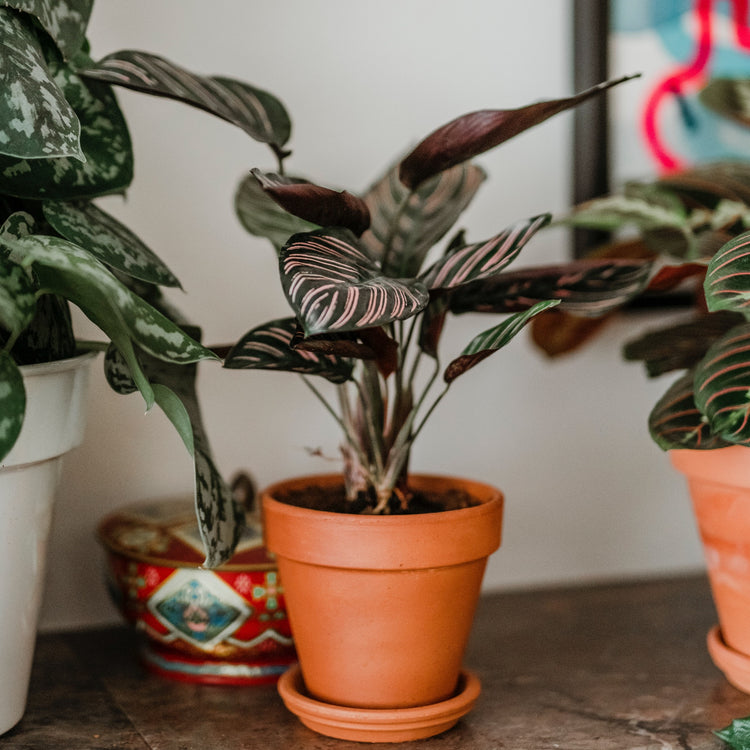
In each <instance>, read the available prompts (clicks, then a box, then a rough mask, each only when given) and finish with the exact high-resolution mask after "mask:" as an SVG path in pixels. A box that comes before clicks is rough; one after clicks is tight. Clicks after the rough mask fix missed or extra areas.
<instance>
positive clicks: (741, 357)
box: [693, 323, 750, 445]
mask: <svg viewBox="0 0 750 750" xmlns="http://www.w3.org/2000/svg"><path fill="white" fill-rule="evenodd" d="M748 352H750V323H743V324H741V325H739V326H735V327H734V328H732V329H731V330H730V331H729V332H727V333H726V334H724V336H722V337H721V338H720V339H718V340H717V341H716V342H714V344H713V345H712V346H711V348H710V349H709V350H708V352H706V356H705V357H704V358H703V359H702V360H701V361H700V363H699V364H698V366H697V367H696V369H695V377H694V380H693V388H694V391H695V403H696V405H697V407H698V409H700V411H701V413H702V414H704V415H705V416H706V418H707V419H708V421H709V423H710V425H711V429H712V430H713V432H715V433H717V434H718V435H720V436H721V437H722V438H723V439H724V440H726V441H727V442H730V443H739V444H741V445H750V357H748Z"/></svg>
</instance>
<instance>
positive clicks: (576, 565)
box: [42, 0, 702, 628]
mask: <svg viewBox="0 0 750 750" xmlns="http://www.w3.org/2000/svg"><path fill="white" fill-rule="evenodd" d="M209 7H210V13H209V10H208V8H209ZM570 18H571V10H570V3H569V2H563V1H562V0H558V2H549V0H526V1H525V2H524V3H517V2H515V1H514V0H463V2H461V3H456V2H451V1H449V0H400V1H399V2H394V1H393V0H392V1H391V2H383V0H379V1H376V0H359V2H348V1H347V0H285V1H283V2H282V1H278V0H276V1H273V0H263V1H258V0H254V1H253V2H248V1H247V0H245V1H244V2H243V1H241V0H234V2H232V1H231V0H212V2H211V3H210V4H209V3H205V2H201V3H199V2H195V0H160V1H159V2H158V3H154V2H150V1H148V0H129V1H128V2H122V1H120V2H117V1H116V0H99V2H98V4H97V6H96V8H95V11H94V15H93V18H92V22H91V27H90V40H91V43H92V48H93V49H92V51H93V55H94V57H101V56H104V55H105V54H107V53H108V52H111V51H114V50H117V49H122V48H128V47H130V48H136V49H144V50H148V51H151V52H155V53H158V54H161V55H163V56H165V57H168V58H170V59H172V60H174V61H175V62H179V63H181V64H183V65H185V66H187V67H190V68H191V69H193V70H195V71H196V72H202V73H208V74H212V73H221V74H225V75H231V76H235V77H239V78H244V79H246V80H247V81H249V82H251V83H254V84H256V85H259V86H262V87H265V88H267V89H269V90H271V91H273V92H274V93H276V94H277V95H278V96H280V97H281V98H282V100H283V101H284V102H285V103H286V105H287V107H288V108H289V110H290V112H291V113H292V116H293V119H294V123H295V126H294V134H293V138H292V141H291V146H292V147H293V148H294V151H295V155H294V156H293V157H292V160H291V163H290V169H293V170H294V171H296V172H298V173H302V174H305V175H307V176H308V177H310V178H312V179H314V180H316V181H318V182H320V183H322V184H326V185H330V186H339V187H342V188H343V187H345V188H347V189H350V190H353V191H358V190H362V189H364V188H366V187H367V185H368V184H369V183H370V181H371V180H373V179H374V178H375V177H377V176H378V175H379V173H380V171H381V170H382V169H383V168H384V167H385V166H386V165H387V164H388V163H390V162H391V161H392V160H393V159H395V157H396V156H397V155H399V154H400V153H402V152H403V150H404V149H406V148H407V147H408V146H410V145H413V144H414V143H415V142H416V140H418V139H419V138H420V137H422V136H424V135H426V134H427V133H428V132H429V131H430V130H432V129H433V128H434V127H436V126H438V125H440V124H442V123H443V122H445V121H446V120H448V119H450V118H452V117H453V116H456V115H458V114H461V113H463V112H466V111H470V110H473V109H479V108H485V107H513V106H520V105H523V104H527V103H529V102H531V101H534V100H537V99H541V98H554V97H558V96H564V95H567V94H569V93H572V89H571V85H572V84H571V77H570V65H571V63H570V49H569V45H568V37H569V30H570V23H571V21H570ZM119 98H120V102H121V104H122V106H123V108H124V109H125V111H126V114H127V116H128V118H129V122H130V125H131V131H132V137H133V141H134V145H135V154H136V178H135V181H134V183H133V185H132V188H131V190H130V192H129V195H128V197H127V200H126V201H122V200H121V199H119V198H112V199H108V200H107V201H106V202H104V203H103V204H102V205H103V206H104V207H106V208H107V209H108V210H110V211H111V212H112V213H114V214H116V215H117V216H119V217H120V218H122V219H123V220H125V221H126V223H127V224H128V225H129V226H131V227H132V228H134V229H135V230H136V231H137V232H138V233H139V234H140V235H141V237H142V238H143V239H144V240H145V241H146V242H148V243H149V244H150V245H151V246H152V248H153V249H154V250H155V251H156V252H157V253H158V254H159V255H160V256H161V257H162V258H163V259H164V260H165V261H166V262H167V264H168V265H169V266H170V267H171V268H172V269H173V271H174V272H175V273H176V274H177V275H178V277H179V278H180V279H181V281H182V284H183V286H184V288H185V290H186V292H187V294H186V295H180V294H176V295H174V300H175V301H176V302H177V303H178V304H179V305H180V306H181V308H182V309H183V310H184V311H185V312H187V313H188V314H189V315H190V317H191V318H193V319H194V320H196V321H198V322H200V323H201V324H202V325H203V327H204V331H205V340H206V341H207V342H209V343H218V342H231V341H234V340H236V339H237V338H238V337H239V336H240V335H241V334H242V333H244V332H245V331H246V330H248V329H249V328H250V327H252V326H253V325H256V324H258V323H260V322H263V321H264V320H267V319H270V318H272V317H274V316H277V315H285V314H287V307H286V303H285V302H284V301H283V298H282V296H281V293H280V289H279V284H278V281H277V277H276V271H275V259H274V256H273V252H272V251H271V250H270V249H269V248H268V247H266V245H265V244H264V243H262V242H259V241H255V240H253V239H252V238H250V237H248V236H247V235H246V234H245V233H244V232H243V230H242V229H241V228H240V226H239V223H238V222H237V220H236V219H235V218H234V215H233V211H232V194H233V190H234V187H235V185H236V184H237V182H238V181H239V179H240V178H241V177H242V176H243V175H244V174H245V173H246V172H247V170H249V169H250V168H252V167H254V166H259V167H261V168H272V167H273V166H274V164H273V161H272V160H271V158H270V155H269V154H268V153H267V151H266V149H265V148H264V147H262V146H260V145H259V144H256V143H255V142H253V141H251V140H250V139H249V138H248V137H247V136H245V135H244V134H243V133H242V132H240V131H239V130H238V129H235V128H233V127H232V126H230V125H227V124H225V123H223V122H221V121H219V120H216V119H214V118H212V117H210V116H209V115H207V114H205V113H202V112H199V111H197V110H192V109H189V108H187V107H185V106H183V105H180V104H177V103H173V102H168V101H164V100H159V99H154V98H151V97H146V96H144V95H141V94H136V93H133V92H127V91H122V93H120V95H119ZM570 127H571V118H570V116H569V115H567V114H566V115H563V116H561V117H558V118H557V119H556V120H553V121H550V122H548V123H546V124H544V125H542V126H541V127H539V128H538V129H536V130H534V131H531V132H529V133H527V134H524V135H523V136H521V137H519V138H518V139H517V140H515V141H514V142H512V143H509V144H507V145H506V146H504V147H501V148H500V149H498V150H497V151H495V152H493V153H491V154H489V155H486V156H484V157H482V158H481V160H480V161H481V163H482V164H483V165H484V166H485V168H486V169H487V170H488V171H489V172H490V175H491V179H490V181H489V182H488V183H486V184H485V186H484V187H483V189H482V191H481V193H480V195H479V197H478V198H477V199H476V201H475V205H474V206H472V208H471V209H470V210H469V211H467V213H466V214H465V217H464V221H463V222H462V225H465V226H467V227H470V230H471V236H472V237H474V238H476V239H481V238H482V237H483V236H489V235H490V234H491V233H494V232H495V231H496V230H498V229H499V228H501V227H503V226H505V224H507V223H509V222H511V221H513V220H515V219H517V218H520V217H525V216H531V215H533V214H535V213H538V212H540V211H545V210H553V211H562V210H563V209H564V208H565V207H566V206H567V205H568V204H569V198H568V184H569V174H570V169H571V163H570V159H569V156H568V151H569V143H570ZM532 245H533V246H530V247H529V248H528V250H527V251H525V252H526V258H527V261H529V262H540V261H542V260H548V259H552V260H555V259H564V258H565V257H566V253H567V244H566V236H565V235H564V234H561V233H558V232H552V231H550V232H548V233H547V234H544V235H542V236H539V237H537V238H535V240H534V242H533V243H532ZM643 322H644V321H643V320H641V319H639V320H638V321H637V323H638V325H639V326H640V325H641V324H642V323H643ZM489 324H490V323H489V322H488V321H486V320H477V319H476V318H465V319H458V320H457V321H455V322H454V323H453V324H452V325H451V327H450V329H449V331H448V341H447V344H448V347H447V348H448V349H449V350H450V351H451V352H456V351H457V350H458V349H460V348H461V347H462V346H463V345H464V344H465V343H466V342H467V341H468V339H469V338H470V337H471V336H473V335H474V333H476V332H478V331H479V330H481V329H482V328H483V327H487V326H488V325H489ZM634 324H635V322H634V321H632V320H630V321H625V322H621V323H618V324H616V325H614V326H612V327H611V328H610V335H609V336H608V337H605V338H604V339H603V340H601V341H599V342H598V343H597V344H596V345H595V346H593V347H590V348H589V349H588V350H587V351H585V352H584V353H582V354H579V355H577V356H575V357H572V358H569V359H566V360H563V361H559V362H555V363H553V364H550V363H548V362H546V361H545V360H544V359H543V357H542V356H541V355H540V354H539V353H537V352H535V351H533V350H532V349H531V347H530V345H529V344H528V341H527V340H520V339H519V340H518V341H516V342H514V344H513V345H512V346H511V347H510V348H509V349H508V350H506V351H505V352H502V353H500V354H498V355H496V357H495V358H493V359H492V360H490V361H489V362H487V363H485V364H483V365H482V366H481V367H478V368H477V369H476V370H475V371H473V372H472V373H470V374H468V375H466V376H465V378H462V380H459V381H458V382H457V383H456V385H455V386H454V392H452V393H451V394H450V395H449V397H448V398H447V399H446V400H445V401H444V402H443V404H442V405H441V407H440V408H439V410H438V411H437V412H436V413H435V415H434V417H433V419H432V425H431V431H429V432H428V433H426V434H424V436H423V437H422V439H421V443H420V444H419V445H418V447H417V448H416V450H415V452H414V456H413V466H414V468H415V469H418V470H422V471H443V472H450V473H453V474H457V475H471V476H474V477H476V478H479V479H482V480H485V481H488V482H491V483H494V484H496V485H498V486H499V487H501V488H502V489H503V490H504V491H505V493H506V496H507V505H506V515H505V537H504V542H503V546H502V547H501V549H500V551H499V552H498V553H496V555H495V556H494V557H493V559H492V561H491V563H490V566H489V569H488V574H487V579H486V585H487V587H488V588H499V587H519V586H527V585H541V584H550V583H554V584H557V583H562V582H573V581H581V580H600V579H611V578H619V577H633V576H642V575H655V574H661V573H664V572H672V571H683V570H686V569H693V568H696V567H698V566H700V565H701V564H702V562H701V557H700V550H699V547H698V543H697V540H696V535H695V531H694V529H693V524H692V519H691V516H690V510H689V507H688V501H687V499H686V497H685V495H684V491H683V486H682V482H681V480H680V479H679V478H678V477H676V476H675V475H673V474H672V472H671V470H670V469H669V467H668V466H667V460H666V457H665V456H664V455H663V454H661V452H660V451H659V450H658V449H657V448H656V447H654V446H653V445H652V444H651V442H650V440H649V438H648V436H647V434H646V430H645V426H644V425H645V420H646V415H647V413H648V409H649V406H650V404H651V403H652V401H653V400H654V399H655V397H656V395H657V394H658V393H659V392H660V391H661V390H662V388H663V387H664V384H663V383H653V382H648V381H647V380H646V378H645V376H644V375H643V374H642V372H641V370H640V369H639V368H638V367H637V366H635V365H625V364H623V363H622V362H621V361H620V359H619V346H620V343H621V341H622V340H623V338H625V336H626V335H627V333H628V331H629V330H630V328H631V326H633V325H634ZM81 331H82V334H83V335H91V331H90V329H89V328H87V326H86V325H83V326H82V328H81ZM96 369H97V372H96V377H95V378H94V384H95V386H94V393H93V398H92V400H91V406H90V414H89V425H88V432H87V436H86V440H85V443H84V445H82V446H81V447H80V448H79V449H78V450H77V451H76V452H75V453H74V454H73V455H72V456H71V457H70V460H69V461H68V464H67V466H66V469H65V473H64V486H63V490H62V493H61V496H60V498H59V502H58V504H57V509H56V516H55V521H54V528H53V533H52V540H51V548H50V562H49V574H48V580H47V591H46V599H45V604H44V608H43V615H42V624H43V627H45V628H50V627H68V626H78V625H83V624H94V623H100V622H108V621H115V620H117V614H116V612H115V611H114V609H113V608H112V606H111V605H110V603H109V602H108V600H107V597H106V593H105V591H104V587H103V585H102V572H101V571H102V567H101V552H100V550H99V548H98V545H97V543H96V541H95V539H94V529H95V526H96V523H97V521H98V520H99V519H100V518H101V517H102V516H103V515H104V514H106V513H107V512H109V511H111V510H112V509H114V508H116V507H118V506H120V505H123V504H125V503H129V502H133V501H136V500H139V499H144V498H151V497H157V496H162V495H167V494H175V493H183V492H184V493H190V492H191V487H192V475H191V465H190V462H189V461H188V459H187V456H186V455H185V454H184V450H183V448H182V446H181V444H180V442H179V440H178V438H177V437H176V435H175V434H174V433H173V432H172V430H171V429H170V427H169V426H168V425H167V424H166V422H165V420H164V419H163V418H162V416H161V414H159V413H156V412H154V413H151V414H149V415H148V416H144V415H143V406H142V402H141V401H140V400H139V398H138V397H137V396H130V397H118V396H116V395H114V394H113V393H112V392H110V391H109V390H108V389H107V387H106V385H105V384H104V382H103V379H102V378H101V377H100V376H99V375H100V374H99V365H97V366H96ZM200 391H201V396H202V399H203V404H204V409H205V412H206V422H207V427H208V430H209V433H210V437H211V439H212V442H213V447H214V451H215V454H216V457H217V460H218V463H219V465H220V468H221V469H222V470H223V471H224V472H225V473H226V474H227V475H231V474H232V473H233V472H234V471H236V470H237V469H240V468H244V469H249V470H251V471H252V472H253V473H254V474H255V476H256V478H257V480H258V481H259V482H260V483H261V484H265V483H267V482H270V481H273V480H276V479H279V478H282V477H285V476H289V475H295V474H300V473H307V472H316V471H321V470H326V471H327V470H330V469H331V465H330V464H328V463H326V462H323V461H321V460H320V459H315V458H311V457H310V456H309V455H308V453H307V452H306V448H308V447H316V448H317V447H321V448H323V450H324V451H325V452H326V453H327V454H329V455H332V456H334V455H336V450H337V448H336V446H337V441H338V435H337V433H336V430H335V429H334V427H333V425H332V424H331V422H330V420H329V418H328V416H327V415H326V414H325V413H324V412H323V411H322V409H321V407H320V406H319V405H318V404H317V402H315V401H314V400H313V399H312V398H310V396H309V394H308V392H307V390H306V389H305V387H304V386H303V385H302V384H301V383H300V382H298V381H297V379H296V378H295V377H294V376H292V375H287V374H272V373H255V372H230V371H223V370H221V368H220V367H219V366H217V365H211V364H207V365H204V366H202V369H201V374H200Z"/></svg>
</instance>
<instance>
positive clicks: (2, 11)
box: [0, 8, 83, 169]
mask: <svg viewBox="0 0 750 750" xmlns="http://www.w3.org/2000/svg"><path fill="white" fill-rule="evenodd" d="M0 49H2V53H3V60H4V65H3V69H2V70H0V82H1V83H2V86H0V92H2V93H0V154H7V155H8V156H11V157H17V158H20V159H48V158H50V157H56V156H66V157H72V158H74V159H82V158H83V153H82V151H81V146H80V143H79V140H80V132H81V128H80V124H79V122H78V118H77V117H76V113H75V112H74V111H73V108H72V107H71V106H70V104H69V103H68V102H67V101H66V98H65V96H64V94H63V92H62V91H61V89H60V84H59V81H56V80H54V77H53V75H52V74H51V73H50V70H49V69H48V67H47V63H46V62H45V59H44V55H43V53H42V48H41V45H40V43H39V41H38V39H37V37H36V35H35V34H34V31H33V29H32V26H31V23H30V22H29V21H28V19H26V18H24V17H23V16H21V15H19V14H18V13H17V12H15V11H12V10H8V9H7V8H0ZM14 161H15V159H13V160H9V159H7V157H6V158H5V159H3V162H4V163H6V165H7V164H8V163H12V162H14ZM17 166H18V168H19V169H21V168H22V166H21V165H17Z"/></svg>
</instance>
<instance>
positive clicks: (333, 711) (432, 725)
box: [278, 665, 480, 742]
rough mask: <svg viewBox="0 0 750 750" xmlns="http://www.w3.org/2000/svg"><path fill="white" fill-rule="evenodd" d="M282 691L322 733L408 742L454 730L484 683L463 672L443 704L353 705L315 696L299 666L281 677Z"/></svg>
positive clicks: (302, 717)
mask: <svg viewBox="0 0 750 750" xmlns="http://www.w3.org/2000/svg"><path fill="white" fill-rule="evenodd" d="M278 691H279V694H280V695H281V697H282V699H283V701H284V704H285V705H286V707H287V708H288V709H289V710H290V711H291V712H292V713H293V714H295V715H296V716H297V718H299V720H300V721H301V722H302V723H303V724H304V725H305V726H307V727H309V728H310V729H313V730H314V731H316V732H318V733H319V734H324V735H326V736H328V737H336V738H337V739H341V740H354V741H356V742H407V741H409V740H418V739H422V738H424V737H432V736H433V735H435V734H439V733H440V732H444V731H446V730H447V729H450V728H451V727H452V726H453V725H454V724H455V723H456V722H457V721H458V720H459V719H460V718H461V717H462V716H464V715H465V714H467V713H468V712H469V711H470V710H471V709H472V707H473V706H474V703H475V701H476V699H477V697H478V696H479V692H480V684H479V679H478V678H477V677H476V675H474V674H472V673H471V672H468V671H462V672H461V675H460V677H459V682H458V688H457V692H456V695H454V696H453V697H452V698H448V699H447V700H445V701H441V702H439V703H433V704H431V705H429V706H416V707H414V708H400V709H368V708H350V707H347V706H337V705H333V704H329V703H323V702H321V701H318V700H315V699H314V698H311V697H310V696H309V695H308V694H307V692H306V689H305V684H304V682H303V680H302V673H301V671H300V668H299V665H295V666H293V667H292V668H291V669H289V670H288V671H287V672H285V673H284V674H283V675H282V676H281V679H280V680H279V683H278Z"/></svg>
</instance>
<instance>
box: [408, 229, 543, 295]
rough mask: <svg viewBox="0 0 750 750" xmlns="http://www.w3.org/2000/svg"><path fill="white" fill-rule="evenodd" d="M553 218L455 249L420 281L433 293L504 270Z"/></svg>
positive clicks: (429, 269) (507, 230)
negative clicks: (433, 291)
mask: <svg viewBox="0 0 750 750" xmlns="http://www.w3.org/2000/svg"><path fill="white" fill-rule="evenodd" d="M551 218H552V216H551V215H550V214H543V215H541V216H534V217H532V218H531V219H528V220H527V221H519V222H517V223H515V224H513V226H511V227H508V228H507V229H505V230H504V231H502V232H500V234H496V235H495V236H494V237H491V238H490V239H489V240H485V241H484V242H475V243H473V244H470V245H463V246H461V247H458V248H455V249H453V250H452V251H451V252H450V253H448V254H447V255H446V256H444V257H443V258H441V259H440V260H438V261H437V262H435V263H434V264H433V265H432V266H430V268H428V269H427V270H426V271H425V272H424V273H423V274H421V275H420V276H419V280H420V281H421V282H422V283H423V284H424V285H425V286H426V287H427V288H428V289H430V290H436V289H454V288H456V287H458V286H461V285H462V284H467V283H468V282H470V281H475V280H477V279H485V278H488V277H490V276H493V275H495V274H497V273H499V272H500V271H502V270H503V268H505V267H506V266H507V265H508V264H510V263H511V262H512V261H513V260H515V258H516V257H517V256H518V254H519V253H520V252H521V250H522V249H523V247H524V245H526V243H527V242H528V241H529V240H530V239H531V238H532V237H533V236H534V234H535V233H536V232H537V230H539V229H541V228H542V227H543V226H546V225H547V224H549V222H550V220H551Z"/></svg>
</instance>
